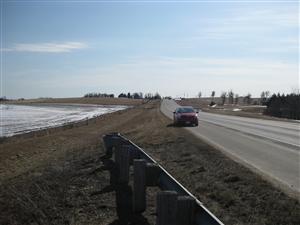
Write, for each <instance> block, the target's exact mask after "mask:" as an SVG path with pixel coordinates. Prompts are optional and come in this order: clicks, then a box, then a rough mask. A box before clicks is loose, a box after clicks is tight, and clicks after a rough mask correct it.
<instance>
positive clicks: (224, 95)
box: [220, 91, 227, 105]
mask: <svg viewBox="0 0 300 225" xmlns="http://www.w3.org/2000/svg"><path fill="white" fill-rule="evenodd" d="M220 97H221V104H222V105H224V104H225V101H226V97H227V93H226V92H225V91H223V92H222V93H221V96H220Z"/></svg>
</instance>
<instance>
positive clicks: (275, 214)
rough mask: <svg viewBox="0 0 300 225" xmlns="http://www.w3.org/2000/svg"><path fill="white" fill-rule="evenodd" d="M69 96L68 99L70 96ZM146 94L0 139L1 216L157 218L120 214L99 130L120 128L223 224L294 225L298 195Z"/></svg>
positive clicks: (54, 220)
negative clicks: (176, 119) (87, 117)
mask: <svg viewBox="0 0 300 225" xmlns="http://www.w3.org/2000/svg"><path fill="white" fill-rule="evenodd" d="M72 103H73V102H72ZM159 105H160V103H159V102H158V101H156V102H149V103H147V104H142V105H138V106H137V107H134V108H131V109H126V110H124V111H119V112H115V113H112V114H106V115H103V116H100V117H98V118H97V119H93V120H91V121H90V122H89V123H88V124H82V125H81V126H73V127H66V129H56V130H55V129H54V130H52V132H42V131H39V132H35V133H34V134H33V135H31V136H28V135H27V136H26V137H24V138H22V137H21V136H20V137H18V138H12V139H7V140H6V141H4V142H3V143H2V144H0V152H1V153H0V185H1V190H0V210H1V215H0V224H17V225H18V224H20V225H21V224H32V225H33V224H100V225H108V224H110V225H117V224H122V225H124V224H140V225H143V224H154V221H155V211H154V207H155V201H154V197H155V196H154V191H155V190H153V189H150V191H149V194H148V200H149V201H148V209H147V211H146V212H145V213H144V214H143V216H140V217H134V218H132V220H133V221H132V222H131V223H127V222H125V221H120V220H118V217H117V214H116V204H115V192H114V188H115V187H114V186H109V168H110V163H111V162H110V161H109V160H105V159H104V158H103V157H101V156H103V155H104V148H103V144H102V140H101V136H102V135H104V134H106V133H109V132H121V133H122V134H123V135H124V136H126V137H128V138H130V139H131V140H132V141H134V142H135V143H136V144H138V145H139V146H141V147H142V148H144V149H145V150H146V152H147V153H149V154H150V155H151V156H152V157H153V158H154V159H156V160H157V161H158V162H160V163H161V164H162V165H163V166H164V167H165V168H166V169H167V170H168V171H169V172H170V173H171V174H172V175H173V176H174V177H175V178H176V179H177V180H178V181H180V182H181V183H182V184H183V185H184V186H186V187H187V188H188V189H189V190H190V191H191V193H193V194H194V195H195V196H196V197H197V198H198V199H199V200H200V201H202V202H203V203H204V205H205V206H206V207H207V208H208V209H209V210H211V211H212V212H213V213H214V214H215V215H216V216H217V217H218V218H219V219H220V220H221V221H223V222H224V223H225V224H236V225H237V224H238V225H243V224H253V225H254V224H257V225H264V224H270V225H276V224H277V225H282V224H289V225H294V224H295V225H296V224H298V223H299V221H300V205H299V201H298V200H296V199H293V198H290V197H288V196H286V195H285V194H284V193H283V192H281V191H280V190H278V189H276V188H275V187H273V186H272V185H271V184H269V183H268V182H266V181H264V180H263V179H262V178H261V177H260V176H259V175H256V174H254V173H253V172H251V171H250V170H249V169H247V168H245V167H243V166H241V165H240V164H238V163H236V162H234V161H232V160H231V159H229V158H228V157H226V156H225V155H224V154H222V153H221V152H219V151H218V150H216V149H214V148H213V147H211V146H209V145H207V144H206V143H204V142H202V141H201V140H199V139H197V138H196V137H194V136H192V135H191V133H189V132H188V131H186V130H184V129H182V128H179V127H173V126H172V122H171V120H170V119H168V118H166V117H165V116H163V115H162V114H161V112H160V110H159Z"/></svg>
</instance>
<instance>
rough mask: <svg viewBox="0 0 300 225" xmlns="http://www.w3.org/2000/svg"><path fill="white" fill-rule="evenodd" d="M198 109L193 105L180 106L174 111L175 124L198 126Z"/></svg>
mask: <svg viewBox="0 0 300 225" xmlns="http://www.w3.org/2000/svg"><path fill="white" fill-rule="evenodd" d="M197 113H198V112H197V111H196V110H195V109H194V108H193V107H191V106H183V107H179V108H177V109H176V110H175V112H173V115H174V117H173V118H174V125H180V124H182V125H193V126H198V115H197Z"/></svg>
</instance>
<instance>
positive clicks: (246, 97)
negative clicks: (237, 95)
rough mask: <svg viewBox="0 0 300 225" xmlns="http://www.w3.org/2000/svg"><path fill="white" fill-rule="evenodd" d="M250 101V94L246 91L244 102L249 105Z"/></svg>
mask: <svg viewBox="0 0 300 225" xmlns="http://www.w3.org/2000/svg"><path fill="white" fill-rule="evenodd" d="M251 101H252V99H251V94H250V93H248V94H247V95H246V96H245V97H244V103H246V104H248V105H250V104H251Z"/></svg>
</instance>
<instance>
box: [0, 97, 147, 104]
mask: <svg viewBox="0 0 300 225" xmlns="http://www.w3.org/2000/svg"><path fill="white" fill-rule="evenodd" d="M143 102H144V100H142V99H128V98H36V99H25V100H11V101H4V102H2V103H4V104H53V103H60V104H96V105H139V104H141V103H143Z"/></svg>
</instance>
